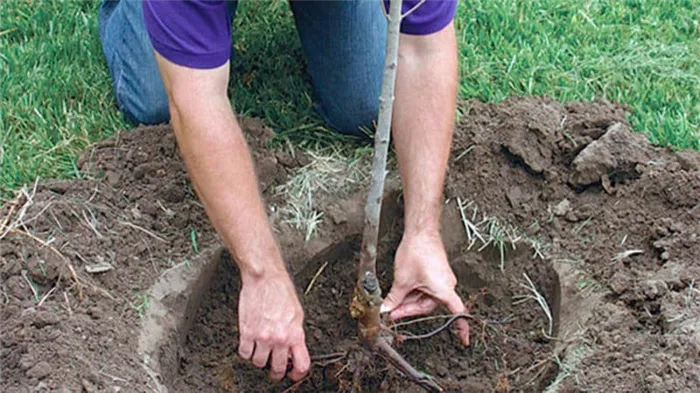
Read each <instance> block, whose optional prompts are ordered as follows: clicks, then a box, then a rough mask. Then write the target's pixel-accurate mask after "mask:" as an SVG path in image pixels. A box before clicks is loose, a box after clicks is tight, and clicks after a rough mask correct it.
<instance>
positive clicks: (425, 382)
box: [374, 337, 445, 393]
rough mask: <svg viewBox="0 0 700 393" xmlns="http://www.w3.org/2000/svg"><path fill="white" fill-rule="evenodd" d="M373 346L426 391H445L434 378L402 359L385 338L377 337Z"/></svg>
mask: <svg viewBox="0 0 700 393" xmlns="http://www.w3.org/2000/svg"><path fill="white" fill-rule="evenodd" d="M374 346H375V348H376V350H377V351H378V352H379V353H380V354H381V355H382V356H383V357H384V358H385V359H386V360H387V361H388V362H389V363H391V364H392V365H393V366H394V367H396V369H397V370H399V371H401V372H402V373H403V374H404V375H405V376H406V378H408V379H410V380H411V381H412V382H414V383H415V384H417V385H418V386H420V387H422V388H423V389H425V390H426V391H427V392H431V393H432V392H444V391H445V389H444V388H443V387H442V386H440V384H438V383H437V381H436V380H435V378H433V377H431V376H430V375H428V374H425V373H422V372H420V371H418V370H416V368H415V367H413V366H412V365H411V364H410V363H409V362H408V361H406V359H404V358H403V356H401V354H399V353H398V352H397V351H396V350H395V349H394V347H392V346H391V344H389V342H388V341H387V340H386V339H385V338H383V337H380V338H377V342H376V343H375V344H374Z"/></svg>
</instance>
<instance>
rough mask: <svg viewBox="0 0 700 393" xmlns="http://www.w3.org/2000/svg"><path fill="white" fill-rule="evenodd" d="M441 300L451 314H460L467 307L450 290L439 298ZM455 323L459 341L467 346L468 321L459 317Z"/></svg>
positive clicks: (455, 293)
mask: <svg viewBox="0 0 700 393" xmlns="http://www.w3.org/2000/svg"><path fill="white" fill-rule="evenodd" d="M441 301H442V302H443V303H444V304H445V305H446V306H447V308H448V309H449V310H450V312H451V313H452V314H461V313H463V312H465V311H466V309H467V308H466V306H465V305H464V302H463V301H462V299H461V298H460V297H459V295H457V292H455V291H450V292H449V293H448V294H446V295H445V297H443V298H441ZM455 325H456V326H457V334H458V336H459V339H460V341H462V344H464V345H465V346H469V323H468V322H467V320H466V319H464V318H459V319H458V320H456V321H455Z"/></svg>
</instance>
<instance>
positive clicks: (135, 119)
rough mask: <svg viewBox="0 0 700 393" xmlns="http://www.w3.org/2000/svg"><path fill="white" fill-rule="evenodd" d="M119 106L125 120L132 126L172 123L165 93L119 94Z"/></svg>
mask: <svg viewBox="0 0 700 393" xmlns="http://www.w3.org/2000/svg"><path fill="white" fill-rule="evenodd" d="M117 90H119V88H117ZM144 90H149V89H144ZM117 105H118V106H119V111H120V112H121V113H122V116H124V119H126V121H128V122H129V123H131V124H132V125H137V124H148V125H153V124H161V123H167V122H168V121H170V110H169V105H168V97H167V95H166V94H165V92H163V94H150V95H139V93H138V92H131V94H128V93H118V94H117Z"/></svg>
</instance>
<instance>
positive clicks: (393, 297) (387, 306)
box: [379, 285, 409, 313]
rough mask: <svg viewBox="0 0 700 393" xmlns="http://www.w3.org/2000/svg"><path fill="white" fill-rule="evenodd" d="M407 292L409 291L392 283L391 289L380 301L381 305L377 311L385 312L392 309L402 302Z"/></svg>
mask: <svg viewBox="0 0 700 393" xmlns="http://www.w3.org/2000/svg"><path fill="white" fill-rule="evenodd" d="M408 292H409V291H407V290H406V289H405V288H403V287H402V286H398V285H392V286H391V290H389V293H388V294H387V295H386V297H385V298H384V301H383V302H382V307H381V308H380V309H379V312H381V313H385V312H391V311H393V310H394V309H395V308H396V307H398V306H399V305H400V304H401V303H402V302H403V300H404V299H405V298H406V295H407V294H408Z"/></svg>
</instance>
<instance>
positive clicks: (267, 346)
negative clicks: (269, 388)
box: [156, 53, 309, 379]
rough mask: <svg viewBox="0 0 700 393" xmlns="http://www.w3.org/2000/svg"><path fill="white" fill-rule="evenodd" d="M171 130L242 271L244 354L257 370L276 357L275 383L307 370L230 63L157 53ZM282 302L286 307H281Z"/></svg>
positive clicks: (298, 313) (297, 313)
mask: <svg viewBox="0 0 700 393" xmlns="http://www.w3.org/2000/svg"><path fill="white" fill-rule="evenodd" d="M156 58H157V61H158V66H159V68H160V72H161V75H162V77H163V82H164V84H165V89H166V91H167V93H168V100H169V105H170V113H171V119H172V124H173V129H174V131H175V135H176V138H177V142H178V146H179V148H180V151H181V153H182V156H183V159H184V161H185V165H186V166H187V170H188V172H189V174H190V177H191V178H192V182H193V184H194V187H195V189H196V191H197V194H198V195H199V197H200V199H201V200H202V203H203V204H204V207H205V209H206V212H207V215H208V216H209V219H210V220H211V222H212V225H213V226H214V228H215V229H216V231H217V232H218V233H219V235H220V236H221V237H222V239H223V241H224V243H225V244H226V246H227V247H228V248H229V250H231V253H232V254H233V256H234V259H235V261H236V263H237V265H238V267H239V268H240V271H241V280H242V284H243V285H242V289H241V298H240V301H239V328H240V335H241V343H240V346H239V353H240V354H241V356H243V357H244V358H246V359H252V361H253V363H254V364H255V365H256V366H258V367H263V366H265V365H266V364H267V362H268V358H269V357H270V356H272V365H271V369H272V371H271V378H273V379H281V378H282V377H283V376H284V374H285V371H286V367H287V358H288V355H291V356H292V357H293V358H294V359H295V366H296V367H295V370H294V371H293V372H292V373H291V374H290V376H292V377H293V378H296V379H298V378H300V377H301V376H303V374H304V373H305V372H306V370H307V369H308V363H309V360H308V353H306V346H305V344H304V332H303V329H302V322H303V311H302V310H301V306H300V304H299V302H298V300H297V298H296V294H295V291H294V286H293V284H292V283H291V280H290V278H289V276H288V274H287V271H286V269H285V266H284V263H283V261H282V258H281V255H280V251H279V248H278V246H277V243H276V241H275V239H274V236H273V235H272V231H271V229H270V227H269V224H268V220H267V215H266V213H265V208H264V204H263V201H262V199H261V197H260V192H259V190H258V183H257V179H256V176H255V172H254V167H253V161H252V159H251V155H250V152H249V150H248V146H247V143H246V141H245V139H244V137H243V134H242V132H241V128H240V126H239V125H238V123H237V121H236V118H235V116H234V114H233V111H232V110H231V106H230V103H229V100H228V97H227V96H226V88H227V86H228V74H229V64H228V62H227V63H226V64H224V65H223V66H221V67H219V68H216V69H211V70H201V69H192V68H187V67H182V66H179V65H176V64H174V63H171V62H169V61H168V60H166V59H164V58H163V57H161V56H160V55H159V54H157V53H156ZM283 303H284V304H283Z"/></svg>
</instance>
